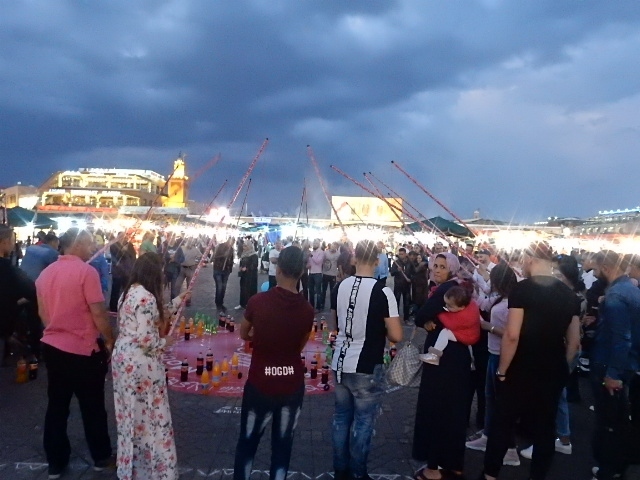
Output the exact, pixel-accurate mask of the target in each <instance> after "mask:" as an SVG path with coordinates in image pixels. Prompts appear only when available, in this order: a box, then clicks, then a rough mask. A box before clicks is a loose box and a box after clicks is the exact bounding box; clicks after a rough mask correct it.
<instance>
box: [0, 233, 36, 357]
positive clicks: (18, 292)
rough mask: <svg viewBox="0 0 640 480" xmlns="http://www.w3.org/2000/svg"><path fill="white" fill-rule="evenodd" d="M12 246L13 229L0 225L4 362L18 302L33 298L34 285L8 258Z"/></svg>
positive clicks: (1, 351) (0, 343) (0, 353)
mask: <svg viewBox="0 0 640 480" xmlns="http://www.w3.org/2000/svg"><path fill="white" fill-rule="evenodd" d="M14 248H15V236H14V233H13V230H12V229H11V228H9V227H7V226H6V225H0V362H4V360H5V357H6V356H7V354H8V351H7V350H6V345H7V340H8V339H9V337H11V335H12V334H13V331H14V329H15V327H16V323H17V320H18V317H19V314H20V308H21V307H20V304H23V303H27V302H28V301H29V299H32V301H33V298H35V285H33V282H30V281H29V278H28V277H27V276H26V275H24V274H22V272H21V271H20V270H19V269H18V268H17V267H16V266H15V265H13V264H12V262H11V260H10V258H9V257H10V255H11V252H12V251H13V249H14Z"/></svg>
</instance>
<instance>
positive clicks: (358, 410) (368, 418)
mask: <svg viewBox="0 0 640 480" xmlns="http://www.w3.org/2000/svg"><path fill="white" fill-rule="evenodd" d="M335 373H336V372H335V371H334V376H335ZM383 393H384V370H383V367H382V365H377V366H376V367H375V370H374V372H373V374H370V375H369V374H365V373H343V374H342V382H341V383H338V382H337V381H336V400H335V405H336V411H335V413H334V415H333V468H334V470H335V471H336V472H347V471H349V472H350V473H351V476H352V477H354V478H362V477H365V476H366V475H367V458H368V456H369V451H370V450H371V437H372V436H373V428H374V426H375V422H376V418H377V416H378V412H379V410H380V401H381V399H382V394H383Z"/></svg>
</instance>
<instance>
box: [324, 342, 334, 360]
mask: <svg viewBox="0 0 640 480" xmlns="http://www.w3.org/2000/svg"><path fill="white" fill-rule="evenodd" d="M324 358H325V359H326V361H327V363H331V360H333V348H331V345H327V349H326V350H325V351H324Z"/></svg>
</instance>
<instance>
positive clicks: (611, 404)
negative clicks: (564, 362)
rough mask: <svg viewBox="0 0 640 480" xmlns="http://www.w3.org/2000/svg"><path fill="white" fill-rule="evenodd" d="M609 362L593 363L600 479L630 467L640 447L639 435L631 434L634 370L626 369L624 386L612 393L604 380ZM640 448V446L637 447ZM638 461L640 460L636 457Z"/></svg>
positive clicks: (595, 442) (595, 440) (591, 375)
mask: <svg viewBox="0 0 640 480" xmlns="http://www.w3.org/2000/svg"><path fill="white" fill-rule="evenodd" d="M606 371H607V367H606V365H601V364H597V363H591V365H590V372H589V381H590V383H591V389H592V390H593V396H594V402H595V405H594V407H595V414H596V426H595V429H594V431H593V442H592V444H593V457H594V458H595V460H596V462H597V464H598V467H600V470H599V471H598V478H602V479H603V480H611V479H613V478H615V476H616V475H622V476H623V477H624V473H625V471H626V470H627V467H628V465H629V463H630V460H631V455H630V454H631V452H632V450H635V449H634V448H633V447H634V446H635V447H637V441H638V440H637V438H633V436H632V435H631V433H632V432H631V425H632V424H631V421H630V420H629V414H630V404H629V387H628V385H629V383H630V381H631V379H632V377H633V376H634V375H633V372H626V374H624V375H623V377H622V380H623V382H624V388H623V389H622V390H619V391H617V392H616V393H615V394H614V395H611V394H610V393H609V391H608V390H607V389H606V388H604V386H603V385H602V382H603V380H604V377H605V375H606ZM636 449H637V448H636ZM636 461H637V460H636Z"/></svg>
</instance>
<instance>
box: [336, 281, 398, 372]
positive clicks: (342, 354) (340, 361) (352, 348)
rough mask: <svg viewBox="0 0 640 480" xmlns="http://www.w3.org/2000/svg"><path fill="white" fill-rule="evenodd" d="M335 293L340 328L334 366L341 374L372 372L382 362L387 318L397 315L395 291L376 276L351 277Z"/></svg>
mask: <svg viewBox="0 0 640 480" xmlns="http://www.w3.org/2000/svg"><path fill="white" fill-rule="evenodd" d="M334 295H335V296H336V298H335V303H334V304H335V305H336V312H337V316H338V328H339V329H340V331H339V333H338V337H337V339H336V350H335V352H334V355H333V362H332V365H331V368H332V369H333V370H335V371H336V372H338V374H342V373H366V374H372V373H373V369H374V368H375V366H376V365H380V364H382V363H383V356H384V347H385V344H386V335H387V329H386V325H385V323H384V319H385V318H389V317H397V316H398V304H397V302H396V299H395V297H394V295H393V292H392V291H391V289H390V288H389V287H384V286H382V285H381V284H380V283H379V282H377V281H376V280H375V279H374V278H371V277H358V276H352V277H349V278H346V279H344V280H343V281H342V283H340V286H339V287H338V288H337V289H335V290H334ZM350 305H353V308H349V307H350Z"/></svg>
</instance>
